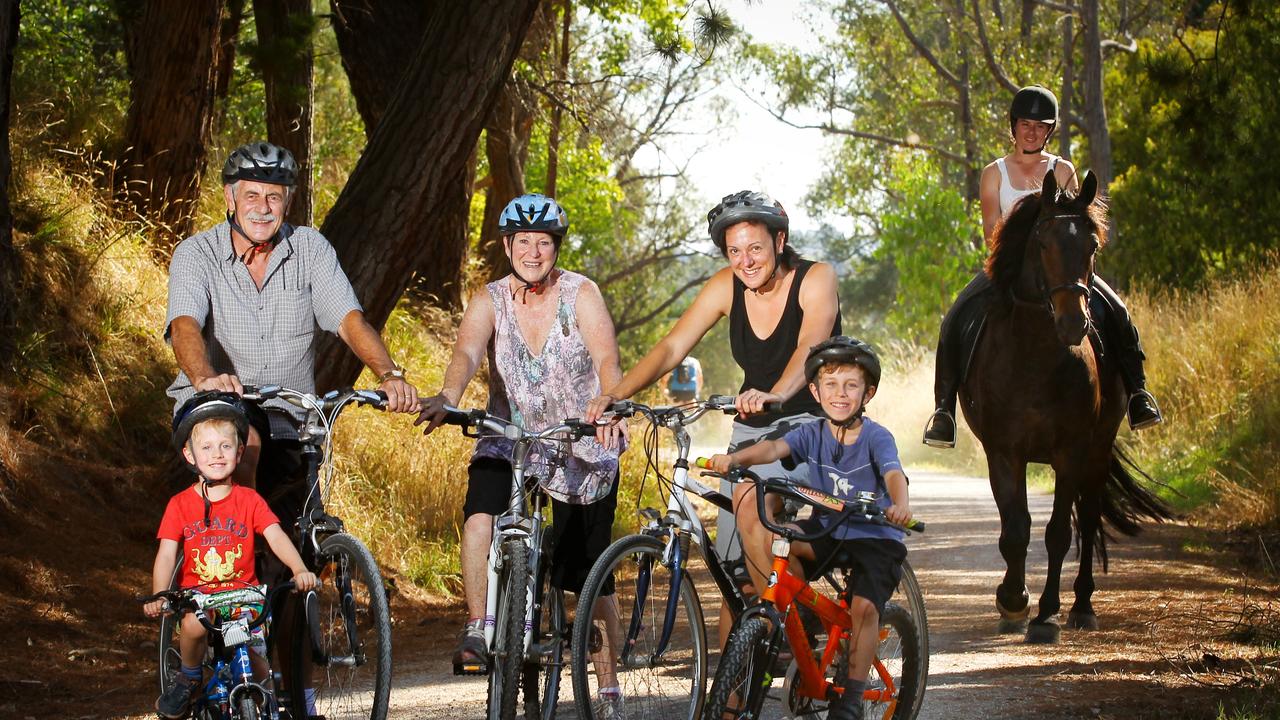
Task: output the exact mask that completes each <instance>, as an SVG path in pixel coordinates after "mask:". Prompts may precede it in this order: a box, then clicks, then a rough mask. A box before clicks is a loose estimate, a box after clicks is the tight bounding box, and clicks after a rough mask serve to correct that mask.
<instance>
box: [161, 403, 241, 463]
mask: <svg viewBox="0 0 1280 720" xmlns="http://www.w3.org/2000/svg"><path fill="white" fill-rule="evenodd" d="M214 418H225V419H227V420H230V421H231V422H232V423H233V424H234V425H235V426H236V434H237V435H239V436H240V444H241V445H243V444H245V443H246V442H247V441H248V439H249V413H248V412H247V411H246V409H245V405H244V401H243V400H241V399H240V396H239V395H236V394H235V393H227V392H218V391H217V390H209V391H207V392H201V393H196V394H195V395H193V396H192V397H191V399H190V400H188V401H186V402H185V403H183V404H182V407H181V408H179V410H178V414H177V415H174V416H173V446H174V447H176V448H178V449H179V450H181V449H182V447H183V446H184V445H186V444H187V439H188V438H190V437H191V429H192V428H194V427H195V426H196V425H199V424H200V423H202V422H204V421H205V420H213V419H214Z"/></svg>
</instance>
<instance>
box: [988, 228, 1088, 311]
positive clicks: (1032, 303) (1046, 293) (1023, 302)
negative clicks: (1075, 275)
mask: <svg viewBox="0 0 1280 720" xmlns="http://www.w3.org/2000/svg"><path fill="white" fill-rule="evenodd" d="M1080 219H1082V218H1081V217H1080V216H1079V215H1076V214H1072V213H1059V214H1057V215H1041V216H1040V217H1038V218H1036V221H1035V223H1034V224H1032V226H1031V230H1030V231H1028V233H1027V242H1028V243H1030V242H1032V241H1034V240H1035V239H1036V236H1037V235H1039V233H1040V227H1041V225H1043V224H1044V223H1045V222H1046V221H1049V220H1080ZM1034 272H1035V282H1036V292H1038V293H1039V294H1040V297H1039V298H1036V299H1033V300H1027V299H1024V298H1020V297H1018V290H1017V285H1016V284H1014V285H1010V286H1009V299H1011V300H1012V301H1013V304H1014V305H1019V306H1022V307H1039V308H1042V309H1043V310H1045V311H1046V312H1047V313H1048V314H1049V315H1050V316H1051V317H1052V316H1053V296H1054V295H1056V294H1057V293H1060V292H1070V293H1072V294H1078V295H1082V296H1084V299H1085V313H1086V315H1087V314H1088V312H1089V310H1088V308H1089V304H1088V303H1089V299H1090V298H1091V297H1092V296H1093V255H1092V254H1091V255H1090V256H1089V275H1088V279H1087V282H1080V281H1079V280H1074V281H1072V282H1069V283H1063V284H1061V285H1057V286H1055V287H1052V288H1046V286H1045V281H1044V265H1043V263H1040V262H1036V263H1035V269H1034ZM1089 322H1090V323H1091V324H1092V322H1093V320H1092V318H1090V320H1089Z"/></svg>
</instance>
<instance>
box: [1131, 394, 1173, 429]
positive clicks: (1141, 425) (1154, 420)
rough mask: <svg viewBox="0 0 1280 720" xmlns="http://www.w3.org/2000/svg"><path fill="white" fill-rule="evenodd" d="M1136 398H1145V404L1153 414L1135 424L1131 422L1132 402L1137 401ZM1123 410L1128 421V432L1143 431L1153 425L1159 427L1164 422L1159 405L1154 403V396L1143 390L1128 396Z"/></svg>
mask: <svg viewBox="0 0 1280 720" xmlns="http://www.w3.org/2000/svg"><path fill="white" fill-rule="evenodd" d="M1138 398H1146V400H1147V403H1148V404H1149V405H1150V406H1151V410H1152V411H1153V413H1152V415H1151V417H1148V418H1147V419H1145V420H1141V421H1139V422H1137V423H1135V422H1134V421H1133V401H1134V400H1137V399H1138ZM1124 410H1125V416H1126V417H1128V419H1129V429H1130V430H1143V429H1145V428H1149V427H1152V426H1154V425H1159V424H1160V423H1162V422H1164V413H1162V412H1160V404H1159V403H1157V402H1156V398H1155V396H1154V395H1152V394H1151V393H1150V392H1148V391H1147V390H1146V389H1145V388H1143V389H1141V390H1137V391H1135V392H1134V393H1133V394H1132V395H1130V396H1129V401H1128V402H1127V403H1125V408H1124Z"/></svg>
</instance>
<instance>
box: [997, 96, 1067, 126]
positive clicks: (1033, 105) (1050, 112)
mask: <svg viewBox="0 0 1280 720" xmlns="http://www.w3.org/2000/svg"><path fill="white" fill-rule="evenodd" d="M1020 119H1023V120H1039V121H1040V122H1045V123H1049V124H1050V125H1052V126H1054V127H1057V126H1058V98H1057V97H1055V96H1054V94H1053V93H1052V92H1050V91H1049V89H1048V88H1043V87H1040V86H1039V85H1028V86H1027V87H1024V88H1022V89H1021V90H1019V91H1018V94H1017V95H1014V96H1013V103H1012V104H1010V105H1009V132H1013V131H1014V129H1015V128H1016V127H1017V125H1018V120H1020Z"/></svg>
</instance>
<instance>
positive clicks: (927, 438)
mask: <svg viewBox="0 0 1280 720" xmlns="http://www.w3.org/2000/svg"><path fill="white" fill-rule="evenodd" d="M939 419H945V420H946V421H947V422H949V423H951V435H950V436H949V437H946V436H941V437H940V436H939V435H931V434H930V432H931V431H932V430H934V426H935V421H937V420H939ZM923 442H924V444H925V445H928V446H929V447H932V448H940V449H944V450H945V449H947V448H953V447H955V446H956V419H955V417H954V416H952V414H951V413H949V412H947V411H946V410H941V409H939V410H934V411H933V414H932V415H930V416H929V422H928V423H926V424H925V428H924V439H923Z"/></svg>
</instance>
